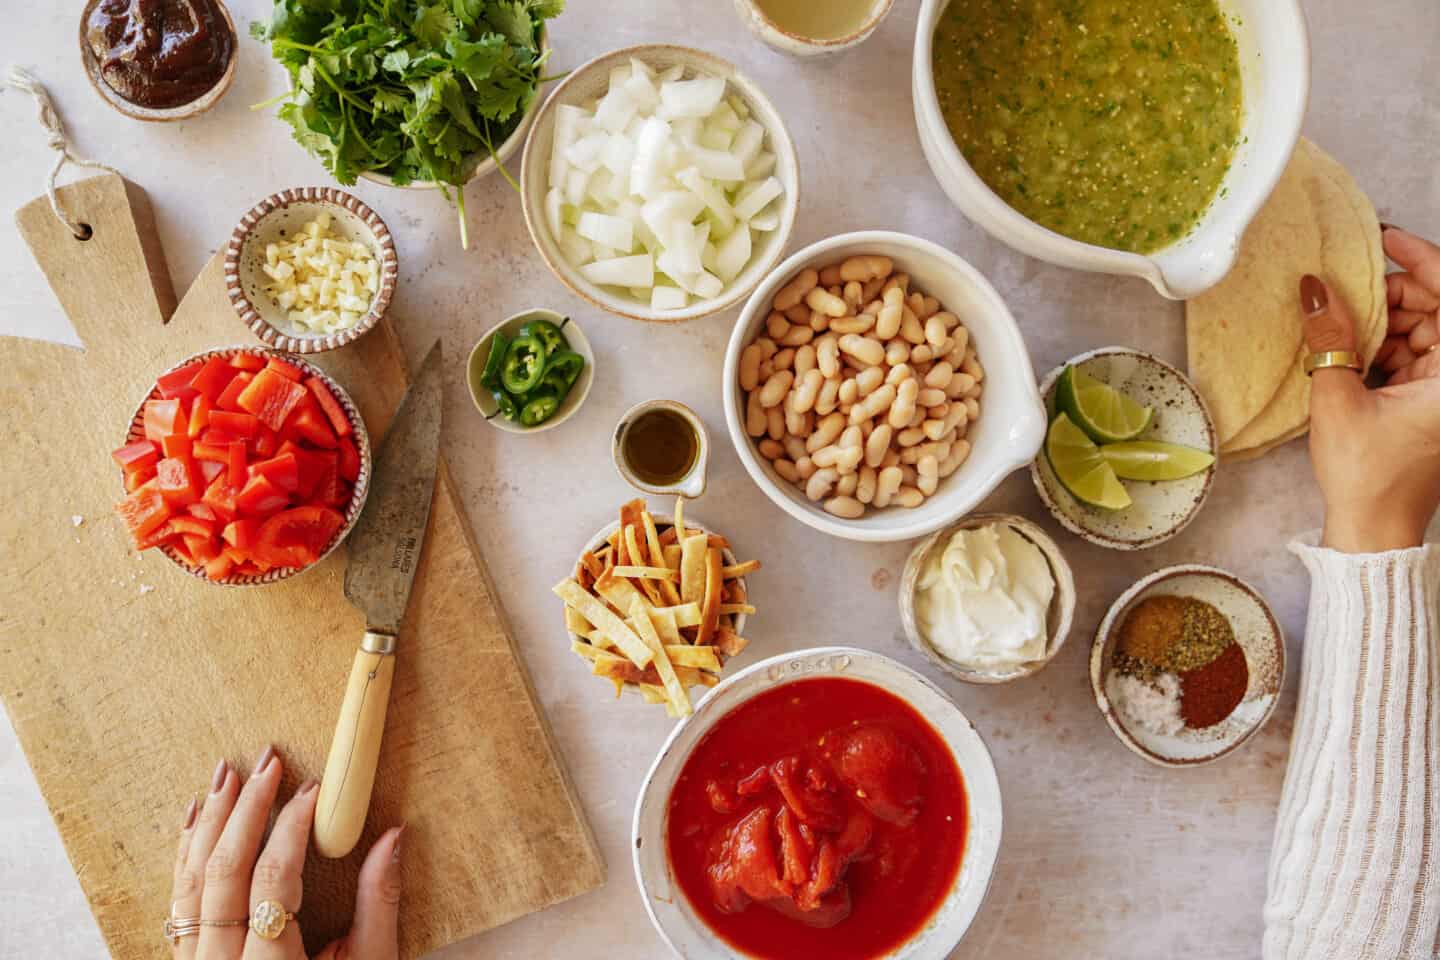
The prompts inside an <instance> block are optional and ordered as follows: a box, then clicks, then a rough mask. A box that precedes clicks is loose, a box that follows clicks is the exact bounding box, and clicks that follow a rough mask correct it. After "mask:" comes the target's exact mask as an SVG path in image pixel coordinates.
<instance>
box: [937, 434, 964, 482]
mask: <svg viewBox="0 0 1440 960" xmlns="http://www.w3.org/2000/svg"><path fill="white" fill-rule="evenodd" d="M969 456H970V441H968V440H956V441H955V443H954V444H953V445H952V446H951V447H950V456H948V457H946V458H945V459H944V460H943V461H942V462H941V463H940V476H942V477H948V476H950V474H952V473H954V472H955V471H956V470H958V469H960V465H961V464H962V463H964V462H965V460H966V458H967V457H969Z"/></svg>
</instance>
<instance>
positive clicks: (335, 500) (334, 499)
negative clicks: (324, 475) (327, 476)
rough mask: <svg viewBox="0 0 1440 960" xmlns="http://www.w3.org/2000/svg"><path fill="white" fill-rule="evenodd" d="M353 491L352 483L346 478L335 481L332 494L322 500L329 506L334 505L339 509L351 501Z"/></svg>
mask: <svg viewBox="0 0 1440 960" xmlns="http://www.w3.org/2000/svg"><path fill="white" fill-rule="evenodd" d="M352 492H353V491H352V490H351V487H350V484H348V483H346V482H345V481H344V480H337V481H335V487H334V489H333V490H331V492H330V496H328V497H326V498H325V499H324V500H323V501H322V502H323V503H324V504H325V506H327V507H334V508H335V509H337V510H339V509H341V508H343V507H344V506H346V505H347V504H348V503H349V502H350V494H351V493H352Z"/></svg>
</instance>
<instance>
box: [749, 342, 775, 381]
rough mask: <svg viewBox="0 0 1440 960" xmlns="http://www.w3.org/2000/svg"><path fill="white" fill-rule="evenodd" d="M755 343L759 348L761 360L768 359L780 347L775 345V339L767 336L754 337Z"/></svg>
mask: <svg viewBox="0 0 1440 960" xmlns="http://www.w3.org/2000/svg"><path fill="white" fill-rule="evenodd" d="M755 345H756V346H757V347H759V348H760V359H761V360H769V359H770V358H771V357H773V356H775V354H777V353H779V352H780V348H779V347H778V346H776V345H775V341H774V340H771V339H770V338H769V337H756V338H755ZM761 379H762V380H763V379H764V378H763V377H762V378H761Z"/></svg>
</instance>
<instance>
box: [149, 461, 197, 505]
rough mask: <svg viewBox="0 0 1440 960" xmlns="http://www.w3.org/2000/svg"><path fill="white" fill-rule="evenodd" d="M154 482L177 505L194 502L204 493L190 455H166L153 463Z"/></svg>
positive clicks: (166, 497) (167, 498)
mask: <svg viewBox="0 0 1440 960" xmlns="http://www.w3.org/2000/svg"><path fill="white" fill-rule="evenodd" d="M155 471H156V472H155V484H156V486H157V488H158V489H159V490H160V493H161V494H162V495H163V496H164V497H165V499H166V500H169V501H170V502H171V503H173V504H175V505H177V506H182V507H183V506H185V504H187V503H194V502H195V501H196V500H199V499H200V497H201V496H202V495H203V494H204V493H205V486H204V484H203V482H202V480H201V474H200V470H199V469H198V468H197V467H196V466H195V460H194V459H193V458H192V457H166V458H165V459H163V460H161V461H160V462H159V463H157V464H156V465H155Z"/></svg>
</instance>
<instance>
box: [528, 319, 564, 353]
mask: <svg viewBox="0 0 1440 960" xmlns="http://www.w3.org/2000/svg"><path fill="white" fill-rule="evenodd" d="M520 336H522V337H537V338H539V340H540V342H541V343H543V344H545V352H546V353H554V352H555V351H557V350H569V349H570V341H568V340H566V339H565V334H563V333H561V332H560V328H559V327H557V326H555V324H553V323H551V322H550V321H549V320H531V321H530V322H529V323H527V324H525V326H523V327H521V328H520Z"/></svg>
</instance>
